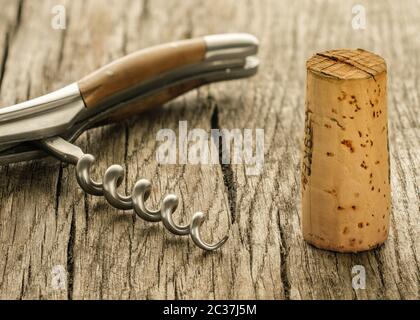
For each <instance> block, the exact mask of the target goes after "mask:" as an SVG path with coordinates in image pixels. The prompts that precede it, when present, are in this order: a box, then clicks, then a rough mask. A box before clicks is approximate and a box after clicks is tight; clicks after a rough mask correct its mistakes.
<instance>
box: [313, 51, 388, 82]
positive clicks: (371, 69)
mask: <svg viewBox="0 0 420 320" xmlns="http://www.w3.org/2000/svg"><path fill="white" fill-rule="evenodd" d="M306 66H307V69H308V71H311V72H313V73H315V74H319V75H322V76H324V77H325V76H329V77H332V78H335V79H340V80H350V79H368V78H372V77H375V76H377V75H379V74H381V73H383V72H386V69H387V67H386V62H385V60H384V59H383V58H382V57H380V56H378V55H376V54H374V53H372V52H369V51H366V50H363V49H356V50H351V49H339V50H330V51H325V52H322V53H317V54H315V55H314V56H313V57H312V58H311V59H309V60H308V62H307V65H306Z"/></svg>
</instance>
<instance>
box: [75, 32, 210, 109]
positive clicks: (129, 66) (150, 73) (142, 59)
mask: <svg viewBox="0 0 420 320" xmlns="http://www.w3.org/2000/svg"><path fill="white" fill-rule="evenodd" d="M205 55H206V44H205V41H204V39H203V38H198V39H192V40H183V41H178V42H173V43H169V44H164V45H160V46H156V47H152V48H149V49H145V50H141V51H138V52H135V53H132V54H130V55H128V56H126V57H124V58H122V59H119V60H117V61H115V62H113V63H111V64H109V65H107V66H105V67H103V68H101V69H99V70H97V71H95V72H94V73H92V74H90V75H88V76H87V77H85V78H83V79H82V80H80V81H79V83H78V84H79V87H80V92H81V94H82V97H83V100H84V101H85V104H86V107H87V108H94V107H96V106H98V105H100V104H102V103H104V102H106V101H107V100H110V99H112V97H113V96H115V95H117V94H121V93H123V92H124V91H126V90H129V89H130V88H132V87H134V86H137V85H139V84H140V83H141V82H143V81H146V80H149V79H151V78H153V77H155V76H157V75H159V74H162V73H165V72H168V71H171V70H173V69H176V68H180V67H183V66H187V65H190V64H195V63H199V62H202V61H203V60H204V58H205Z"/></svg>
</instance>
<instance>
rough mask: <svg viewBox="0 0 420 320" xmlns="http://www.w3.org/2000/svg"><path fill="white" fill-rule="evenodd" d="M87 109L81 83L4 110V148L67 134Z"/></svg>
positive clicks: (0, 126) (0, 129) (0, 119)
mask: <svg viewBox="0 0 420 320" xmlns="http://www.w3.org/2000/svg"><path fill="white" fill-rule="evenodd" d="M85 110H86V107H85V104H84V102H83V99H82V96H81V94H80V89H79V86H78V84H77V83H74V84H71V85H69V86H67V87H65V88H63V89H60V90H57V91H55V92H52V93H50V94H47V95H45V96H42V97H39V98H36V99H33V100H29V101H26V102H23V103H20V104H17V105H14V106H10V107H7V108H3V109H0V147H1V145H5V144H11V143H18V142H24V141H30V140H37V139H43V138H47V137H51V136H54V135H60V134H64V133H65V132H66V130H69V129H70V128H71V127H72V125H73V124H74V122H75V121H76V119H77V117H78V116H79V115H80V114H81V113H83V112H84V111H85Z"/></svg>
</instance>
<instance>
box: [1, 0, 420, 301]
mask: <svg viewBox="0 0 420 320" xmlns="http://www.w3.org/2000/svg"><path fill="white" fill-rule="evenodd" d="M60 3H62V4H64V5H65V7H66V8H67V18H68V21H67V29H66V30H53V29H52V28H51V18H52V15H51V8H52V7H53V6H54V5H56V4H57V2H56V1H54V0H40V1H28V0H12V1H11V0H0V5H1V8H2V10H1V11H0V48H1V49H0V61H1V64H0V79H1V82H0V88H1V91H0V105H2V106H6V105H9V104H14V103H15V102H17V101H23V100H26V99H28V98H32V97H35V96H39V95H41V94H43V93H46V92H48V91H51V90H53V89H57V88H60V87H63V86H64V85H65V84H68V83H71V82H74V81H77V80H78V79H81V78H82V77H83V76H84V75H86V74H88V73H89V72H92V71H94V70H96V69H97V68H99V67H101V66H103V65H105V64H106V63H109V62H111V61H113V60H115V59H116V58H118V57H121V56H124V55H125V54H128V53H131V52H135V51H137V50H139V49H142V48H147V47H150V46H152V45H156V44H159V43H165V42H169V41H173V40H177V39H185V38H191V37H196V36H202V35H205V34H214V33H222V32H237V31H241V32H249V33H252V34H255V35H256V36H257V37H258V38H259V39H260V41H261V52H260V58H261V60H262V66H261V69H260V73H259V75H258V76H257V77H255V78H254V79H252V80H249V81H234V82H230V83H223V84H214V85H211V86H210V87H204V88H201V89H199V90H196V91H193V92H191V93H189V94H187V95H186V96H184V97H182V98H180V99H177V100H176V101H174V102H172V103H170V104H168V106H167V107H164V108H161V109H160V110H157V109H156V110H155V111H153V112H150V113H147V114H144V115H142V116H141V117H138V118H133V119H131V120H129V121H127V122H122V123H119V124H117V125H112V126H109V127H103V128H98V129H94V130H91V131H89V132H87V133H86V134H84V135H83V136H82V137H81V138H80V139H79V140H78V144H79V145H80V146H81V147H82V148H83V149H84V150H86V151H88V152H89V153H92V154H95V155H97V166H96V167H95V173H96V174H97V176H98V177H99V176H100V175H101V174H103V173H104V171H105V170H106V168H107V167H108V166H109V165H111V164H114V163H117V164H125V167H126V168H127V174H126V181H125V188H126V190H129V189H130V188H131V186H132V185H133V184H134V183H135V181H136V180H137V179H139V178H141V177H145V178H149V179H151V180H152V181H153V183H154V189H153V194H152V199H151V203H152V205H157V204H158V201H159V200H160V199H161V198H162V196H164V195H166V194H167V193H169V192H172V191H174V192H175V193H177V194H178V195H179V196H180V198H181V199H182V201H183V206H181V207H180V209H179V214H177V215H176V216H175V219H176V220H177V221H180V222H183V221H186V219H187V217H190V216H191V214H192V213H193V212H194V211H197V210H202V211H204V212H206V213H208V215H209V221H208V222H206V224H205V226H204V229H203V231H204V236H205V237H206V239H207V240H208V241H211V240H216V239H219V238H220V237H221V236H222V235H223V234H224V232H225V231H226V226H227V217H226V212H228V214H230V215H231V217H232V218H233V225H232V228H231V231H230V235H231V238H230V240H229V241H228V243H227V244H226V245H225V247H224V248H223V249H222V250H221V251H219V252H216V253H214V254H203V253H202V252H201V251H200V250H197V249H196V248H195V246H193V244H192V243H191V242H190V241H188V240H187V239H179V237H173V236H171V235H169V234H168V233H166V232H165V230H164V229H163V228H162V227H160V226H157V225H150V224H148V223H143V222H141V221H138V220H136V219H135V218H134V216H133V215H132V214H131V213H125V214H124V213H123V212H119V211H116V210H114V209H111V208H109V207H108V206H107V205H106V204H105V202H104V201H103V200H101V199H99V198H94V197H89V196H86V195H85V194H84V193H83V192H82V191H81V190H80V188H79V187H78V185H77V182H76V179H75V176H74V168H73V167H71V166H69V167H68V166H65V165H61V164H59V163H57V162H55V161H53V160H51V161H39V162H29V163H24V164H15V165H10V166H7V167H2V168H0V176H1V177H2V179H0V199H1V201H0V257H1V258H0V298H2V299H89V298H92V299H96V298H98V299H99V298H103V299H157V298H161V299H187V298H191V299H199V298H205V299H224V298H232V299H238V298H241V299H247V298H250V299H252V298H257V299H263V298H266V299H391V298H397V299H419V296H420V295H419V276H420V270H419V259H420V257H419V256H420V252H419V250H420V247H419V241H420V238H419V223H420V215H419V197H420V196H419V187H418V185H419V178H418V177H419V173H418V172H419V163H420V125H419V122H420V119H419V115H418V114H419V113H418V107H419V103H420V97H419V92H420V71H419V70H420V57H419V55H418V52H419V50H420V39H419V37H418V29H419V27H420V25H419V24H420V19H419V17H420V4H419V3H418V1H414V0H407V1H399V2H395V1H390V0H388V1H380V2H377V1H369V2H368V1H360V3H361V4H363V5H364V6H365V7H366V13H367V28H366V30H353V29H352V26H351V19H352V13H351V6H352V4H351V3H350V2H348V1H329V0H316V1H309V0H300V1H294V2H290V1H289V2H286V1H275V0H262V1H260V0H251V1H245V0H239V1H238V0H213V1H204V0H201V1H193V0H188V1H186V0H171V1H164V0H153V1H146V0H143V1H130V0H107V1H104V0H87V1H82V0H73V1H69V0H67V1H64V0H62V1H60ZM221 8H223V10H221ZM335 48H363V49H366V50H369V51H372V52H377V53H378V54H380V55H381V56H383V57H384V58H385V60H386V61H387V62H388V67H389V90H388V91H389V119H390V127H389V135H390V153H391V172H392V175H391V188H392V214H391V226H390V235H389V239H388V241H387V242H386V244H385V245H384V246H383V247H381V248H379V249H377V250H375V251H371V252H366V253H361V254H336V253H332V252H327V251H322V250H318V249H315V248H314V247H312V246H310V245H308V244H306V243H305V242H304V240H303V237H302V233H301V228H300V225H301V219H300V209H299V208H300V202H301V199H300V192H299V190H300V159H301V153H300V150H301V144H302V141H303V132H304V99H305V97H304V96H305V94H304V92H305V84H306V67H305V62H306V60H307V59H308V58H309V57H310V56H312V55H313V54H314V53H315V52H322V51H325V50H329V49H335ZM407 66H410V68H407ZM179 120H187V121H188V125H189V127H190V128H202V129H204V130H210V129H211V128H226V129H232V128H250V129H255V128H263V129H264V131H265V166H264V171H263V173H262V174H261V175H260V176H254V177H252V176H247V175H246V174H245V170H244V166H240V165H222V166H190V165H185V166H184V165H174V166H160V165H158V164H157V163H156V160H155V152H156V148H157V147H158V145H159V143H158V142H156V133H157V132H158V131H159V130H160V129H162V128H171V129H173V130H175V131H176V130H177V129H178V121H179ZM354 265H363V266H364V267H365V268H366V275H367V284H366V285H367V286H366V290H354V289H352V285H351V280H352V274H351V269H352V267H353V266H354ZM55 266H62V267H63V268H64V269H65V270H66V272H67V281H66V283H65V286H64V287H63V288H62V289H54V288H53V287H52V285H51V281H52V270H53V268H54V267H55Z"/></svg>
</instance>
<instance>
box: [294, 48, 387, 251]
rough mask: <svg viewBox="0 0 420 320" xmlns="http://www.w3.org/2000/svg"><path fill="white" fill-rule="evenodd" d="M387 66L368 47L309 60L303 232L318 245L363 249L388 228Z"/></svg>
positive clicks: (383, 237)
mask: <svg viewBox="0 0 420 320" xmlns="http://www.w3.org/2000/svg"><path fill="white" fill-rule="evenodd" d="M387 119H388V115H387V67H386V63H385V61H384V59H383V58H381V57H380V56H378V55H375V54H373V53H370V52H367V51H365V50H361V49H357V50H333V51H327V52H324V53H319V54H316V55H314V56H313V57H312V58H311V59H309V61H308V62H307V96H306V121H305V139H304V151H303V163H302V184H301V186H302V229H303V236H304V239H305V240H306V241H307V242H309V243H311V244H312V245H314V246H316V247H318V248H322V249H327V250H332V251H338V252H360V251H365V250H369V249H373V248H376V247H378V246H379V245H381V244H382V243H384V242H385V240H386V239H387V237H388V231H389V214H390V198H391V197H390V165H389V146H388V120H387Z"/></svg>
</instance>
